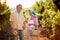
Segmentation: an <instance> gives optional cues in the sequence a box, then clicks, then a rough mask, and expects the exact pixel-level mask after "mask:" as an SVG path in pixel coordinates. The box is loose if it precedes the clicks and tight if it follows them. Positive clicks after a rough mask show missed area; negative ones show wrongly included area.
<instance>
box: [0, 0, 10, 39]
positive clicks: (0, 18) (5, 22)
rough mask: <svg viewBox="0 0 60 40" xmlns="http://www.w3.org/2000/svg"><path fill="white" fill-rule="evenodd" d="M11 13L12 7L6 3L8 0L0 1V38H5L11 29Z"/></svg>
mask: <svg viewBox="0 0 60 40" xmlns="http://www.w3.org/2000/svg"><path fill="white" fill-rule="evenodd" d="M10 14H11V9H10V8H9V7H8V6H7V5H6V1H5V2H3V3H1V2H0V38H1V37H2V38H4V37H6V36H7V35H9V32H10V30H11V28H10V24H9V18H10Z"/></svg>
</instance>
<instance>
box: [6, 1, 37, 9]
mask: <svg viewBox="0 0 60 40" xmlns="http://www.w3.org/2000/svg"><path fill="white" fill-rule="evenodd" d="M36 1H37V0H7V1H6V2H7V5H8V6H10V7H11V8H12V7H16V5H17V4H22V6H23V8H28V7H31V6H32V5H33V4H35V2H36Z"/></svg>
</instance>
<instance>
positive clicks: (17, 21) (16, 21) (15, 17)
mask: <svg viewBox="0 0 60 40" xmlns="http://www.w3.org/2000/svg"><path fill="white" fill-rule="evenodd" d="M10 21H13V27H14V28H17V29H18V30H23V28H22V26H23V22H24V16H23V13H17V12H16V11H15V12H14V13H12V14H11V16H10Z"/></svg>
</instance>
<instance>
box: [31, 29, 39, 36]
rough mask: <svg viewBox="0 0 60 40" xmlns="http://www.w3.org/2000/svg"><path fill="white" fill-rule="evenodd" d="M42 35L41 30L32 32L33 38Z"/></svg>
mask: <svg viewBox="0 0 60 40" xmlns="http://www.w3.org/2000/svg"><path fill="white" fill-rule="evenodd" d="M39 34H40V31H39V30H33V31H32V36H38V35H39Z"/></svg>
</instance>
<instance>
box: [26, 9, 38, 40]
mask: <svg viewBox="0 0 60 40" xmlns="http://www.w3.org/2000/svg"><path fill="white" fill-rule="evenodd" d="M28 12H29V19H28V27H27V34H28V40H32V36H31V33H32V32H31V31H33V30H35V29H37V28H38V18H37V16H36V13H35V11H33V10H28Z"/></svg>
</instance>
